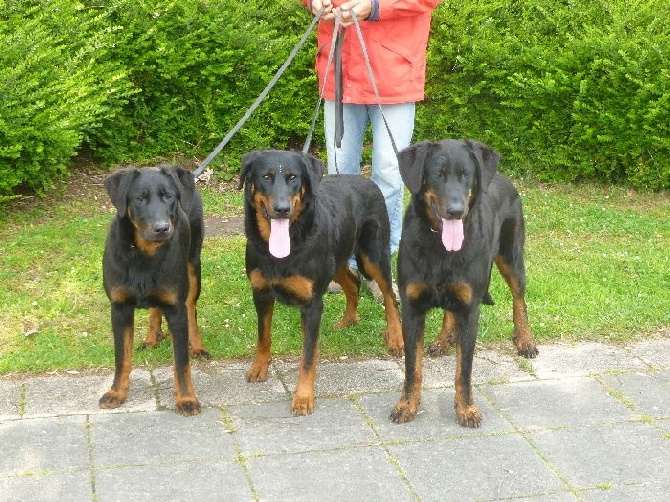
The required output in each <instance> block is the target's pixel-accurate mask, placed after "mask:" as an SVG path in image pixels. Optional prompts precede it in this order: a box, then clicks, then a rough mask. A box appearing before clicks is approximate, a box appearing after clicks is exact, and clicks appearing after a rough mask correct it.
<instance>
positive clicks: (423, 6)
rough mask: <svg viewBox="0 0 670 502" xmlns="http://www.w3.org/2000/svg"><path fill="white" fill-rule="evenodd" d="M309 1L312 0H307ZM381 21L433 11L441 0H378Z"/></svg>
mask: <svg viewBox="0 0 670 502" xmlns="http://www.w3.org/2000/svg"><path fill="white" fill-rule="evenodd" d="M305 1H307V2H308V3H309V2H310V0H305ZM378 1H379V17H378V20H379V21H386V20H389V19H396V18H399V17H410V16H417V15H420V14H425V13H427V12H432V11H433V10H434V9H435V7H437V6H438V4H439V3H440V0H378Z"/></svg>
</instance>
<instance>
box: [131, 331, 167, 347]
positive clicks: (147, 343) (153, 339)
mask: <svg viewBox="0 0 670 502" xmlns="http://www.w3.org/2000/svg"><path fill="white" fill-rule="evenodd" d="M165 338H166V336H165V333H163V330H162V329H159V330H158V331H155V332H151V331H150V332H149V333H147V336H145V337H144V340H143V341H142V343H141V344H140V346H139V347H137V350H146V349H155V348H156V347H158V345H160V343H161V342H162V341H163V340H165Z"/></svg>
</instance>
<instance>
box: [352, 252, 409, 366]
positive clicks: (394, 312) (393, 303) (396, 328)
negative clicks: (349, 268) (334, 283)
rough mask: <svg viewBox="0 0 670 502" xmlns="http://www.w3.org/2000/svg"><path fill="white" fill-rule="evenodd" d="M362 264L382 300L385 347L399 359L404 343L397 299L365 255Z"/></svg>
mask: <svg viewBox="0 0 670 502" xmlns="http://www.w3.org/2000/svg"><path fill="white" fill-rule="evenodd" d="M362 264H363V270H365V272H366V273H367V274H368V275H369V276H370V278H371V279H372V280H373V281H375V282H376V283H377V285H378V286H379V290H380V291H381V292H382V296H383V298H384V315H385V316H386V331H384V333H383V336H384V339H385V340H386V347H387V348H388V351H389V353H390V354H391V355H393V356H396V357H400V356H402V355H403V353H404V351H405V348H404V347H405V343H404V341H403V339H402V326H401V323H400V310H399V309H398V299H397V298H396V297H395V293H394V292H393V285H392V284H391V283H390V282H389V281H388V280H386V279H385V278H384V274H383V273H382V270H381V269H380V268H379V267H378V266H377V265H375V264H374V263H372V262H371V261H370V259H369V258H368V257H367V256H365V255H363V256H362Z"/></svg>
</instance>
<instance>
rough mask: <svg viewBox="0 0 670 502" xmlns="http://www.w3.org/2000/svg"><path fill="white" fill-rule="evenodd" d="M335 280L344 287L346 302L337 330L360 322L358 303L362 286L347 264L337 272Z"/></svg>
mask: <svg viewBox="0 0 670 502" xmlns="http://www.w3.org/2000/svg"><path fill="white" fill-rule="evenodd" d="M333 280H334V281H335V282H336V283H338V284H339V285H340V286H342V291H343V292H344V298H345V300H346V307H345V309H344V314H343V315H342V319H340V321H339V322H337V323H336V324H335V326H334V328H335V329H342V328H346V327H347V326H351V325H352V324H356V323H357V322H358V320H359V319H358V302H359V300H360V297H359V288H360V284H359V282H358V278H357V277H356V276H355V275H354V273H353V272H352V271H351V270H350V269H349V265H347V264H345V265H344V266H343V267H342V268H340V270H338V271H337V273H336V274H335V277H333Z"/></svg>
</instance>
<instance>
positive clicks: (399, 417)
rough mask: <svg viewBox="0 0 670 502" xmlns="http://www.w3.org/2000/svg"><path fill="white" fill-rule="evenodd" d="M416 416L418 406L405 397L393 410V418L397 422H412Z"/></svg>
mask: <svg viewBox="0 0 670 502" xmlns="http://www.w3.org/2000/svg"><path fill="white" fill-rule="evenodd" d="M414 417H416V407H414V406H412V405H411V404H410V403H408V402H407V401H405V400H404V399H403V400H400V402H398V404H396V405H395V408H393V411H392V412H391V420H392V421H393V422H394V423H396V424H404V423H406V422H411V421H412V420H414Z"/></svg>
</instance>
